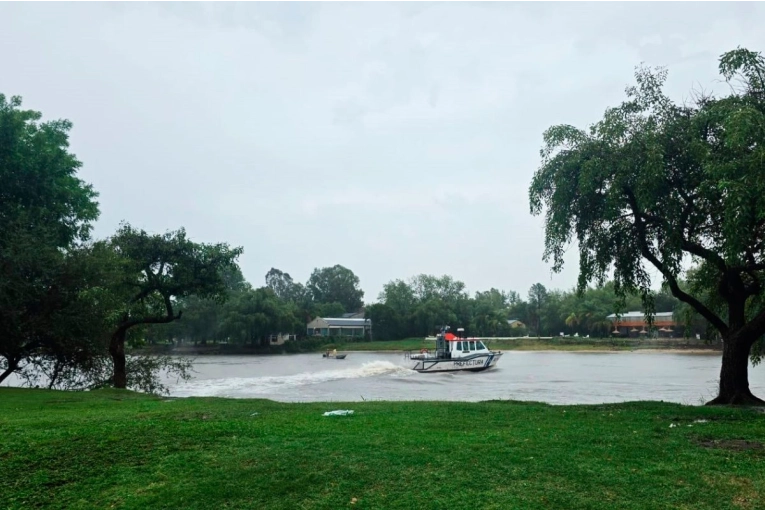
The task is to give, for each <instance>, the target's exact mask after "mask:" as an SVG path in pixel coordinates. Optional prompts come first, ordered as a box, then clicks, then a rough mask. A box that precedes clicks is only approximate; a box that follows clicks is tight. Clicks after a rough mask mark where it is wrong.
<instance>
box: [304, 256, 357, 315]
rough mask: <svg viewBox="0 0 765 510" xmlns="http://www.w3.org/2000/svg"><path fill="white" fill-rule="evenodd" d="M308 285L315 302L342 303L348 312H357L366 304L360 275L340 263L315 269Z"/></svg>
mask: <svg viewBox="0 0 765 510" xmlns="http://www.w3.org/2000/svg"><path fill="white" fill-rule="evenodd" d="M306 287H307V289H308V291H309V292H310V293H311V296H312V298H313V300H314V301H315V302H317V303H340V304H341V305H342V306H343V309H344V310H345V311H346V312H356V311H358V310H359V309H360V308H361V307H362V306H363V304H364V302H363V298H364V291H363V290H361V288H360V287H359V277H358V276H356V275H355V274H353V271H351V270H350V269H348V268H346V267H343V266H341V265H340V264H336V265H334V266H332V267H322V268H316V269H314V271H313V273H311V277H310V278H309V279H308V284H307V285H306Z"/></svg>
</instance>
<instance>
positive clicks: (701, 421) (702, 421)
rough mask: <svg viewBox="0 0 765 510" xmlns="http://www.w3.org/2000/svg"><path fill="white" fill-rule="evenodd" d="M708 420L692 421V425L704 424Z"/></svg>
mask: <svg viewBox="0 0 765 510" xmlns="http://www.w3.org/2000/svg"><path fill="white" fill-rule="evenodd" d="M708 421H709V420H693V423H706V422H708Z"/></svg>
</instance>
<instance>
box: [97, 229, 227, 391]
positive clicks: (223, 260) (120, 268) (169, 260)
mask: <svg viewBox="0 0 765 510" xmlns="http://www.w3.org/2000/svg"><path fill="white" fill-rule="evenodd" d="M106 246H107V247H108V248H109V249H111V250H112V253H113V255H114V258H113V261H112V265H111V266H110V267H111V275H112V276H111V281H110V288H111V289H112V292H113V295H112V303H113V304H112V306H113V310H114V311H113V317H114V319H113V329H112V332H111V335H110V341H109V353H110V355H111V357H112V361H113V364H114V376H113V384H114V386H115V387H116V388H125V387H127V371H126V358H125V339H126V337H127V333H128V331H129V330H130V329H131V328H135V327H137V326H143V325H148V324H167V323H170V322H173V321H176V320H178V319H180V318H181V311H180V310H179V311H178V312H177V313H176V311H175V304H176V303H175V301H176V300H177V299H178V298H184V297H187V296H192V295H195V296H198V297H201V298H206V299H219V300H224V299H225V298H226V281H225V279H224V275H225V274H226V273H225V272H226V270H228V269H231V268H232V267H234V266H235V264H236V259H237V257H238V256H239V255H240V254H241V252H242V250H241V248H233V249H232V248H229V247H228V245H226V244H201V243H195V242H193V241H191V240H190V239H188V238H187V237H186V231H185V230H184V229H180V230H177V231H175V232H168V233H166V234H161V235H150V234H147V233H146V232H145V231H143V230H136V229H134V228H133V227H131V226H130V225H127V224H124V225H122V226H121V227H120V229H119V230H118V231H117V233H116V234H115V235H114V236H112V237H111V238H110V239H109V240H108V242H107V244H106Z"/></svg>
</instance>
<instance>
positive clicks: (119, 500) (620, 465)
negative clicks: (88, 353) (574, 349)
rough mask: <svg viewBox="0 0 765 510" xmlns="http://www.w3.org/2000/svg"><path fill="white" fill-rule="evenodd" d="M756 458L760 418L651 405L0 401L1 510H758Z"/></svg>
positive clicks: (48, 396)
mask: <svg viewBox="0 0 765 510" xmlns="http://www.w3.org/2000/svg"><path fill="white" fill-rule="evenodd" d="M332 409H353V410H355V414H354V415H352V416H347V417H323V416H322V413H323V412H324V411H329V410H332ZM696 420H706V422H704V423H699V422H696ZM670 424H676V426H675V427H670ZM763 441H765V415H763V414H762V413H761V412H759V411H756V410H739V409H713V408H705V407H687V406H680V405H674V404H662V403H630V404H619V405H603V406H567V407H563V406H548V405H544V404H535V403H518V402H499V401H494V402H483V403H445V402H417V403H407V402H396V403H392V402H364V403H352V404H345V405H338V404H336V403H333V404H321V403H314V404H281V403H275V402H271V401H265V400H227V399H215V398H189V399H162V398H156V397H151V396H146V395H139V394H135V393H131V392H125V391H116V390H104V391H96V392H90V393H66V392H55V391H45V390H30V389H15V388H1V389H0V496H1V497H0V508H3V509H7V508H14V509H15V508H19V509H20V508H42V507H44V508H99V509H100V508H136V509H145V508H189V509H191V508H194V509H196V508H199V509H212V508H216V509H217V508H251V509H271V508H274V509H290V510H291V509H305V508H326V509H338V508H379V509H395V508H401V509H426V508H428V509H429V508H442V509H455V508H457V509H462V508H464V509H474V508H481V509H483V508H496V509H512V508H523V509H527V508H555V509H573V508H602V509H609V510H610V509H614V508H687V509H706V508H709V509H725V508H751V509H757V508H765V471H763V469H762V466H763V465H764V464H765V450H764V449H763V448H762V442H763Z"/></svg>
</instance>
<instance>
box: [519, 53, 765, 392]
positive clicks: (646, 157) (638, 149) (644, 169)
mask: <svg viewBox="0 0 765 510" xmlns="http://www.w3.org/2000/svg"><path fill="white" fill-rule="evenodd" d="M719 70H720V73H721V74H722V76H723V77H724V78H725V80H726V81H727V83H728V84H729V85H730V87H731V93H730V94H729V95H728V96H725V97H722V98H715V97H712V96H709V95H700V94H699V95H697V96H696V97H695V98H694V100H693V101H692V103H690V104H683V105H677V104H674V103H673V102H672V101H671V100H670V99H669V98H668V97H666V96H665V95H664V92H663V91H662V86H663V84H664V81H665V79H666V71H665V70H663V69H660V70H657V71H651V70H646V69H638V71H637V72H636V79H637V86H636V87H630V88H628V89H627V96H628V100H627V101H625V102H624V103H622V104H621V105H620V106H618V107H616V108H611V109H608V110H607V111H606V113H605V115H604V117H603V119H602V120H601V121H599V122H598V123H596V124H595V125H594V126H592V127H591V128H590V129H589V131H583V130H579V129H576V128H574V127H572V126H554V127H552V128H550V129H548V130H547V131H546V132H545V134H544V141H545V145H544V148H543V149H542V151H541V156H542V165H541V167H540V169H539V170H538V171H537V172H536V174H535V175H534V178H533V181H532V183H531V186H530V189H529V195H530V202H531V212H532V214H540V213H541V212H542V210H543V208H546V215H545V230H546V237H545V254H544V256H545V259H546V260H549V259H550V258H552V259H553V269H554V270H556V271H559V270H560V269H561V267H562V265H563V253H564V250H565V248H566V246H567V245H568V243H569V242H570V240H571V239H572V237H573V236H574V235H576V239H577V241H578V244H579V257H580V262H579V285H578V288H579V289H580V290H582V289H583V288H584V287H585V286H586V285H587V283H588V282H589V281H592V280H596V281H599V282H602V281H603V280H605V278H606V275H607V273H608V272H609V270H610V269H611V268H613V277H614V284H615V285H614V288H615V291H616V293H617V294H618V295H619V296H620V297H621V298H622V299H624V297H625V296H626V295H627V294H629V293H639V294H640V295H641V296H642V298H643V303H644V309H645V312H646V316H647V318H648V320H650V319H651V317H652V313H653V300H652V292H651V289H650V284H651V279H650V274H649V272H648V269H647V267H646V264H650V265H652V266H653V267H655V268H656V269H657V270H658V271H659V273H660V274H661V275H662V277H663V283H664V284H665V285H666V286H667V287H668V288H669V289H670V291H671V292H672V294H673V295H674V296H675V297H677V298H678V299H679V300H680V301H682V302H684V303H687V304H688V305H689V306H690V307H691V308H693V309H694V310H695V311H696V312H697V313H699V314H700V315H701V316H703V317H704V318H705V319H706V320H707V321H708V322H709V323H710V324H711V325H712V326H713V327H714V328H715V329H716V330H717V331H719V333H720V335H721V337H722V339H723V342H724V346H723V356H722V366H721V370H720V383H719V392H718V396H717V397H716V398H715V399H714V400H712V401H711V402H709V403H710V404H750V403H758V404H762V403H763V401H762V400H760V399H759V398H757V397H755V396H754V395H752V393H751V391H750V390H749V380H748V372H747V370H748V362H749V356H750V354H751V352H752V347H753V346H754V345H755V343H756V342H757V341H758V340H759V339H760V338H761V337H762V336H763V334H765V306H764V305H763V303H764V302H765V301H763V285H762V279H763V277H764V276H765V179H763V175H765V60H764V59H763V58H762V56H761V55H760V54H759V53H755V52H751V51H748V50H745V49H737V50H734V51H730V52H727V53H725V54H723V55H722V56H721V58H720V64H719ZM684 257H690V258H691V259H692V260H693V261H694V262H695V263H696V264H697V265H698V268H699V269H698V272H699V274H700V275H703V280H702V281H701V282H700V284H699V285H697V286H696V287H695V288H693V287H690V288H688V289H683V288H682V286H681V278H682V275H683V264H682V262H683V259H684ZM704 296H706V297H707V298H708V299H705V298H704Z"/></svg>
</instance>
